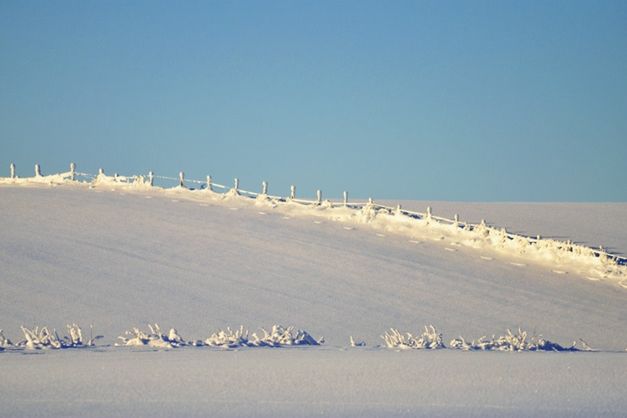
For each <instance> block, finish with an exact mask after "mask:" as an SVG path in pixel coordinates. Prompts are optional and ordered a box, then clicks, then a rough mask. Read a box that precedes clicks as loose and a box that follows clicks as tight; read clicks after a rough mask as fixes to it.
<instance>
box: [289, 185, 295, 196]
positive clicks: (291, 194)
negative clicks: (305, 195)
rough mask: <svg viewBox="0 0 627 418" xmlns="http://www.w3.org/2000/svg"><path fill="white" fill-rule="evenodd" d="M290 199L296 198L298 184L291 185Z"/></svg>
mask: <svg viewBox="0 0 627 418" xmlns="http://www.w3.org/2000/svg"><path fill="white" fill-rule="evenodd" d="M290 199H292V200H293V199H296V186H294V185H293V184H292V185H291V186H290Z"/></svg>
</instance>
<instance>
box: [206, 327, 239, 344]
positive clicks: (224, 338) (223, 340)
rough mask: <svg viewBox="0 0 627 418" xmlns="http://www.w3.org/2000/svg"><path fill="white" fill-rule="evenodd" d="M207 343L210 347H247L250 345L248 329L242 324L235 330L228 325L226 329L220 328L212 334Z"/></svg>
mask: <svg viewBox="0 0 627 418" xmlns="http://www.w3.org/2000/svg"><path fill="white" fill-rule="evenodd" d="M205 344H206V345H208V346H209V347H222V348H236V347H245V346H248V345H249V342H248V330H247V329H244V326H243V325H242V326H240V327H239V329H236V330H235V331H233V330H232V329H231V328H229V327H227V328H226V330H222V329H221V330H218V331H217V332H214V333H213V334H211V335H210V336H209V337H208V338H207V339H206V340H205Z"/></svg>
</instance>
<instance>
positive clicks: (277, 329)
mask: <svg viewBox="0 0 627 418" xmlns="http://www.w3.org/2000/svg"><path fill="white" fill-rule="evenodd" d="M261 331H262V332H263V335H257V334H256V333H253V335H252V337H251V339H250V341H249V345H251V346H255V347H280V346H284V345H320V344H322V343H323V342H324V338H321V339H320V340H316V339H315V338H313V337H312V336H311V335H310V334H309V333H308V332H307V331H303V330H302V329H296V328H295V327H292V326H290V327H287V328H284V327H282V326H281V325H273V326H272V329H271V330H270V332H268V331H266V330H265V329H264V328H261Z"/></svg>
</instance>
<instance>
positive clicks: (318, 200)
mask: <svg viewBox="0 0 627 418" xmlns="http://www.w3.org/2000/svg"><path fill="white" fill-rule="evenodd" d="M316 203H317V204H318V205H319V204H321V203H322V191H321V190H320V189H318V190H316Z"/></svg>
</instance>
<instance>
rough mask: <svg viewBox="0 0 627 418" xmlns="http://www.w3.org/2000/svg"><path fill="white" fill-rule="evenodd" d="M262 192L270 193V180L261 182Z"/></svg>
mask: <svg viewBox="0 0 627 418" xmlns="http://www.w3.org/2000/svg"><path fill="white" fill-rule="evenodd" d="M261 194H268V182H267V181H265V180H264V181H262V182H261Z"/></svg>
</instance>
